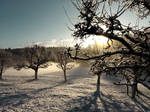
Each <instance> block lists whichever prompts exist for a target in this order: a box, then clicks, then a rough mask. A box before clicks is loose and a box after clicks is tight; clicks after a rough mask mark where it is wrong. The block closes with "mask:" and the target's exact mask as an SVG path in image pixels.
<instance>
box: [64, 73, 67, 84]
mask: <svg viewBox="0 0 150 112" xmlns="http://www.w3.org/2000/svg"><path fill="white" fill-rule="evenodd" d="M64 80H65V82H67V76H66V70H64Z"/></svg>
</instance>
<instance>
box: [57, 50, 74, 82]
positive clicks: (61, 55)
mask: <svg viewBox="0 0 150 112" xmlns="http://www.w3.org/2000/svg"><path fill="white" fill-rule="evenodd" d="M57 62H58V65H57V67H58V68H61V69H62V70H63V73H64V80H65V82H67V75H66V72H67V70H70V69H72V68H73V64H70V62H71V59H70V58H69V57H68V56H67V53H66V52H64V51H59V52H58V53H57Z"/></svg>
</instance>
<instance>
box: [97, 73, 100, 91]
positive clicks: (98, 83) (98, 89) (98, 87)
mask: <svg viewBox="0 0 150 112" xmlns="http://www.w3.org/2000/svg"><path fill="white" fill-rule="evenodd" d="M100 81H101V74H97V91H100V83H101V82H100Z"/></svg>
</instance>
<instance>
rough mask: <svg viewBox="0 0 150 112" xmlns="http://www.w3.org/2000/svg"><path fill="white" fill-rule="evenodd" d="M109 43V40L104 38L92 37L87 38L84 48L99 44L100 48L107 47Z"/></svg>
mask: <svg viewBox="0 0 150 112" xmlns="http://www.w3.org/2000/svg"><path fill="white" fill-rule="evenodd" d="M107 42H108V38H106V37H104V36H90V37H89V38H87V39H86V40H85V41H84V43H83V47H88V46H93V45H95V44H97V45H98V46H100V47H103V46H106V45H107Z"/></svg>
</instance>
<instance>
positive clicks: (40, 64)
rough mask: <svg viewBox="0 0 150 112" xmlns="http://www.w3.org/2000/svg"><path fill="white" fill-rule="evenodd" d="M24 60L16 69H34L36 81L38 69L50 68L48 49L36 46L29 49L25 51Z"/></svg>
mask: <svg viewBox="0 0 150 112" xmlns="http://www.w3.org/2000/svg"><path fill="white" fill-rule="evenodd" d="M23 55H24V56H23V57H24V60H22V63H21V64H18V65H17V66H16V67H15V68H16V69H17V70H20V69H22V68H25V69H32V70H34V72H35V80H37V79H38V69H39V68H47V67H48V66H49V64H48V61H49V53H48V52H47V49H46V48H45V47H42V46H38V45H34V46H33V47H27V48H25V50H24V54H23Z"/></svg>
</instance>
